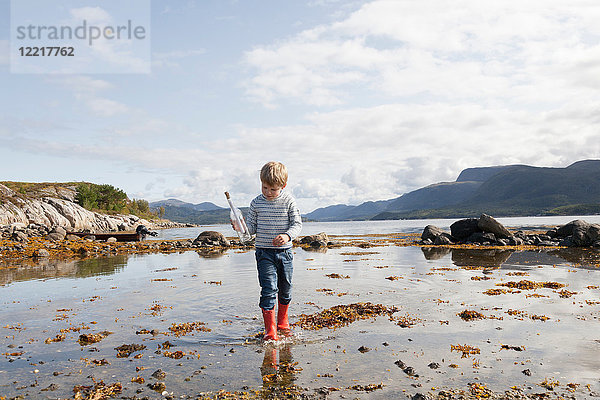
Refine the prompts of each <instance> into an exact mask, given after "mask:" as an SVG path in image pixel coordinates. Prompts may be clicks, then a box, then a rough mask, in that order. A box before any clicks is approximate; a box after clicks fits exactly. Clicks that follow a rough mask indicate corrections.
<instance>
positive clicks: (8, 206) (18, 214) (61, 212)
mask: <svg viewBox="0 0 600 400" xmlns="http://www.w3.org/2000/svg"><path fill="white" fill-rule="evenodd" d="M45 194H48V195H49V196H44V195H45ZM40 195H41V196H40V197H36V198H26V197H24V196H20V195H19V194H18V193H16V192H15V191H13V190H12V189H10V188H8V187H6V186H4V185H2V184H0V233H2V234H3V236H4V237H12V236H13V235H14V234H15V232H21V233H23V234H24V235H26V236H43V235H46V234H49V233H56V232H50V230H51V229H52V228H56V227H61V228H64V230H65V231H83V230H89V231H90V232H116V231H124V230H135V228H136V226H138V225H140V224H143V225H146V226H148V227H150V228H151V229H155V228H157V227H162V226H156V225H154V224H152V223H151V222H149V221H146V220H144V219H141V218H139V217H137V216H135V215H105V214H100V213H97V212H93V211H89V210H86V209H85V208H83V207H81V206H80V205H79V204H77V203H74V201H73V200H74V198H75V190H74V189H66V188H49V189H48V190H46V191H44V189H42V190H41V191H40ZM53 196H54V197H53ZM65 234H66V232H65ZM55 236H56V235H55ZM57 237H58V236H57ZM63 238H64V235H63Z"/></svg>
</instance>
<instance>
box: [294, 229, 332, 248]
mask: <svg viewBox="0 0 600 400" xmlns="http://www.w3.org/2000/svg"><path fill="white" fill-rule="evenodd" d="M321 241H322V242H325V245H327V242H329V237H328V236H327V234H326V233H325V232H321V233H317V234H316V235H309V236H304V237H303V238H302V239H300V244H312V242H321Z"/></svg>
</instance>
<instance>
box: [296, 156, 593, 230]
mask: <svg viewBox="0 0 600 400" xmlns="http://www.w3.org/2000/svg"><path fill="white" fill-rule="evenodd" d="M333 207H335V208H334V209H331V207H325V208H319V209H317V210H315V211H313V212H311V213H309V214H307V215H306V218H307V219H309V220H317V221H341V220H358V219H363V220H365V219H375V220H380V219H399V218H451V217H465V216H478V215H480V214H481V213H482V212H485V213H488V214H493V215H495V216H518V215H568V214H571V215H574V214H578V213H581V214H590V213H600V160H584V161H578V162H576V163H574V164H572V165H569V166H568V167H566V168H545V167H532V166H527V165H504V166H493V167H477V168H467V169H465V170H463V171H462V172H461V173H460V174H459V176H458V178H457V179H456V181H455V182H440V183H436V184H432V185H429V186H426V187H424V188H421V189H417V190H414V191H412V192H409V193H406V194H404V195H402V196H400V197H397V198H395V199H390V200H382V201H376V202H366V203H363V204H360V205H358V206H355V207H352V206H344V205H337V206H333Z"/></svg>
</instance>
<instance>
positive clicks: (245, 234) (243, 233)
mask: <svg viewBox="0 0 600 400" xmlns="http://www.w3.org/2000/svg"><path fill="white" fill-rule="evenodd" d="M225 197H226V198H227V202H228V203H229V208H230V209H231V211H230V213H229V218H231V224H232V225H233V229H234V230H235V232H236V233H237V235H238V237H239V238H240V242H241V243H242V244H244V243H247V242H249V241H250V240H251V239H252V236H251V235H250V232H249V231H248V226H247V225H246V221H244V215H243V214H242V211H241V210H240V209H239V208H237V207H236V206H234V205H233V202H232V201H231V197H230V196H229V192H225Z"/></svg>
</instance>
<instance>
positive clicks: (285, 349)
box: [260, 345, 296, 389]
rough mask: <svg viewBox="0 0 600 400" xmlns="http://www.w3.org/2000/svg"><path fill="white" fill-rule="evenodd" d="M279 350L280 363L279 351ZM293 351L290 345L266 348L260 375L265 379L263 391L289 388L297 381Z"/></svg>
mask: <svg viewBox="0 0 600 400" xmlns="http://www.w3.org/2000/svg"><path fill="white" fill-rule="evenodd" d="M278 350H279V363H277V351H278ZM292 361H293V360H292V351H291V347H290V345H284V346H281V347H279V348H278V347H275V346H268V347H266V348H265V357H264V359H263V363H262V366H261V367H260V374H261V375H262V378H263V389H267V388H271V387H280V388H285V387H289V386H290V385H291V384H292V383H293V382H294V381H295V380H296V376H295V375H294V372H295V371H296V370H295V369H294V366H293V365H292Z"/></svg>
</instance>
